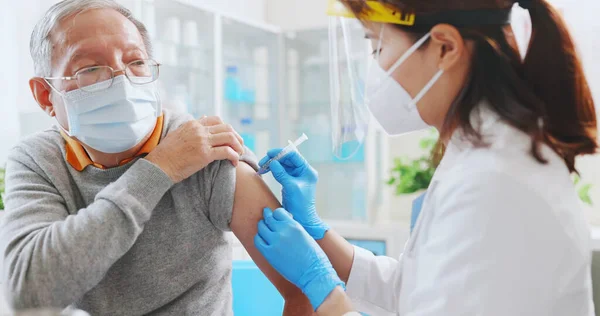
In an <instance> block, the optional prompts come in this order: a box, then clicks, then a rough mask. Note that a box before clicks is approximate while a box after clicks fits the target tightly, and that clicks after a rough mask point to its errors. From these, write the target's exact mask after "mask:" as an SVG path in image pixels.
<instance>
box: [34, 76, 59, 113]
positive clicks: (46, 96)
mask: <svg viewBox="0 0 600 316" xmlns="http://www.w3.org/2000/svg"><path fill="white" fill-rule="evenodd" d="M29 88H31V93H32V94H33V98H34V99H35V101H36V102H37V103H38V104H39V106H40V108H41V109H42V110H43V111H44V112H46V114H48V115H49V116H51V117H54V115H55V113H54V105H53V104H52V101H51V100H50V92H51V89H52V88H50V85H49V84H48V83H47V82H46V80H44V79H43V78H40V77H34V78H31V79H30V80H29Z"/></svg>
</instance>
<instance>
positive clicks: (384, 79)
mask: <svg viewBox="0 0 600 316" xmlns="http://www.w3.org/2000/svg"><path fill="white" fill-rule="evenodd" d="M382 36H383V27H382V30H381V35H380V41H381V39H382ZM429 37H430V34H429V33H428V34H426V35H425V36H423V37H422V38H421V39H420V40H418V41H417V42H416V43H415V44H414V45H413V46H412V47H411V48H409V49H408V50H407V51H406V52H405V53H404V54H403V55H402V56H401V57H400V58H399V59H398V61H396V63H394V65H392V67H391V68H390V69H389V70H387V71H385V70H384V69H382V68H381V66H380V65H379V62H378V57H379V55H377V56H375V60H374V61H373V62H372V64H373V65H371V67H370V70H369V74H368V76H367V83H366V89H365V90H366V92H365V103H366V104H367V106H368V108H369V110H370V111H371V114H373V116H374V117H375V119H376V120H377V121H378V122H379V124H380V125H381V127H382V128H383V129H384V130H385V132H386V133H387V134H388V135H402V134H406V133H410V132H415V131H419V130H422V129H426V128H427V127H428V125H427V123H425V122H424V121H423V119H422V118H421V115H420V114H419V111H418V109H417V103H418V102H419V101H420V100H421V99H422V98H423V97H424V96H425V94H426V93H427V92H428V91H429V90H430V89H431V88H432V87H433V85H434V84H435V83H436V82H437V81H438V80H439V79H440V77H441V76H442V74H443V73H444V71H443V70H441V69H440V70H439V71H438V72H437V73H436V74H435V75H434V76H433V78H432V79H431V80H430V81H429V82H428V83H427V85H425V87H424V88H423V89H422V90H421V91H420V92H419V93H418V94H417V95H416V96H415V97H414V98H413V97H411V96H410V94H409V93H408V92H407V91H406V89H404V88H403V87H402V85H400V83H398V82H397V81H396V80H395V79H394V78H393V77H392V74H393V73H394V71H396V69H398V67H400V65H402V64H403V63H404V62H405V61H406V60H407V59H408V57H410V56H411V55H412V54H413V53H414V52H415V51H417V50H418V49H419V47H421V46H422V45H423V44H424V43H425V42H426V41H427V40H428V39H429ZM379 48H380V47H379ZM377 51H379V49H378V50H377Z"/></svg>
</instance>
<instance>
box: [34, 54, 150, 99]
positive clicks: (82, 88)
mask: <svg viewBox="0 0 600 316" xmlns="http://www.w3.org/2000/svg"><path fill="white" fill-rule="evenodd" d="M140 61H144V62H148V61H152V62H154V63H155V64H156V78H154V79H153V80H152V81H150V82H144V83H136V82H134V81H133V80H131V78H129V74H127V69H129V66H130V65H132V64H133V63H137V62H140ZM161 65H162V64H161V63H159V62H157V61H156V60H154V59H150V58H148V59H138V60H134V61H132V62H130V63H128V64H127V65H125V68H124V69H119V70H115V69H114V68H112V67H111V66H92V67H85V68H82V69H79V70H77V72H75V74H74V75H73V76H67V77H44V79H46V81H48V80H67V81H71V80H75V82H76V83H77V87H78V88H79V89H81V90H84V91H86V90H85V88H84V87H81V86H80V85H79V80H77V77H78V76H79V74H80V73H81V72H83V71H87V70H90V69H94V68H107V69H110V70H111V77H110V79H109V80H110V84H109V85H108V86H107V87H106V88H103V89H100V90H95V91H103V90H106V89H108V88H110V87H112V85H113V82H114V81H115V77H116V74H117V73H118V72H121V73H123V74H124V75H125V77H127V80H129V82H131V84H134V85H138V86H142V85H145V84H150V83H153V82H155V81H156V80H158V77H160V66H161ZM48 84H50V82H48ZM50 86H52V84H50ZM52 88H54V87H53V86H52Z"/></svg>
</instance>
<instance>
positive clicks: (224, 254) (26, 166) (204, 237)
mask: <svg viewBox="0 0 600 316" xmlns="http://www.w3.org/2000/svg"><path fill="white" fill-rule="evenodd" d="M189 119H191V117H189V116H187V115H182V114H177V115H175V114H174V113H170V112H167V111H165V114H164V128H163V135H162V137H164V136H165V135H166V134H167V133H169V132H170V131H173V130H174V129H176V128H177V127H178V126H180V125H181V124H182V123H183V122H185V121H187V120H189ZM234 190H235V169H234V168H233V166H232V165H231V164H230V163H229V162H227V161H222V162H215V163H213V164H211V165H209V166H208V167H206V168H205V169H204V170H202V171H200V172H198V173H197V174H195V175H193V176H192V177H190V178H189V179H187V180H185V181H183V182H181V183H179V184H176V185H173V183H172V182H171V180H170V179H169V177H168V176H167V175H166V174H165V173H163V172H162V170H160V169H159V168H158V167H157V166H155V165H153V164H152V163H150V162H148V161H147V160H145V159H136V160H134V161H133V162H130V163H128V164H126V165H124V166H120V167H116V168H112V169H107V170H102V169H98V168H95V167H93V166H88V167H87V168H86V169H85V170H84V171H82V172H78V171H76V170H75V169H73V168H72V167H71V166H70V165H69V164H68V163H67V162H66V161H65V141H64V139H63V138H62V137H61V135H60V133H59V131H58V129H56V128H54V129H51V130H48V131H45V132H42V133H39V134H37V135H35V136H33V137H30V138H27V139H25V140H24V141H22V142H21V143H20V144H19V145H18V146H17V147H16V148H15V149H14V150H13V151H12V153H11V155H10V157H9V160H8V164H7V176H6V215H5V216H4V219H3V221H2V223H1V224H0V225H1V226H0V249H1V250H2V253H1V254H2V263H3V265H2V272H3V273H2V285H3V286H4V287H5V290H6V292H7V293H8V296H9V297H8V300H9V302H11V303H12V304H14V306H15V307H17V308H31V307H60V308H62V307H66V306H68V305H71V306H73V307H76V308H80V309H83V310H85V311H88V312H90V313H91V314H92V315H141V314H150V315H231V314H232V298H231V248H230V244H229V242H228V238H227V235H226V233H225V232H226V231H227V230H228V229H229V223H230V221H231V212H232V208H233V196H234Z"/></svg>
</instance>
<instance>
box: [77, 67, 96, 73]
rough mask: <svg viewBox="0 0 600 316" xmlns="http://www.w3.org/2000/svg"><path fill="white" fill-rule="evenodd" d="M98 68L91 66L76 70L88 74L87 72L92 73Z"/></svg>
mask: <svg viewBox="0 0 600 316" xmlns="http://www.w3.org/2000/svg"><path fill="white" fill-rule="evenodd" d="M99 69H100V68H98V67H91V68H84V69H81V70H80V71H78V72H79V73H81V74H89V73H94V72H97V71H98V70H99Z"/></svg>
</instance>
